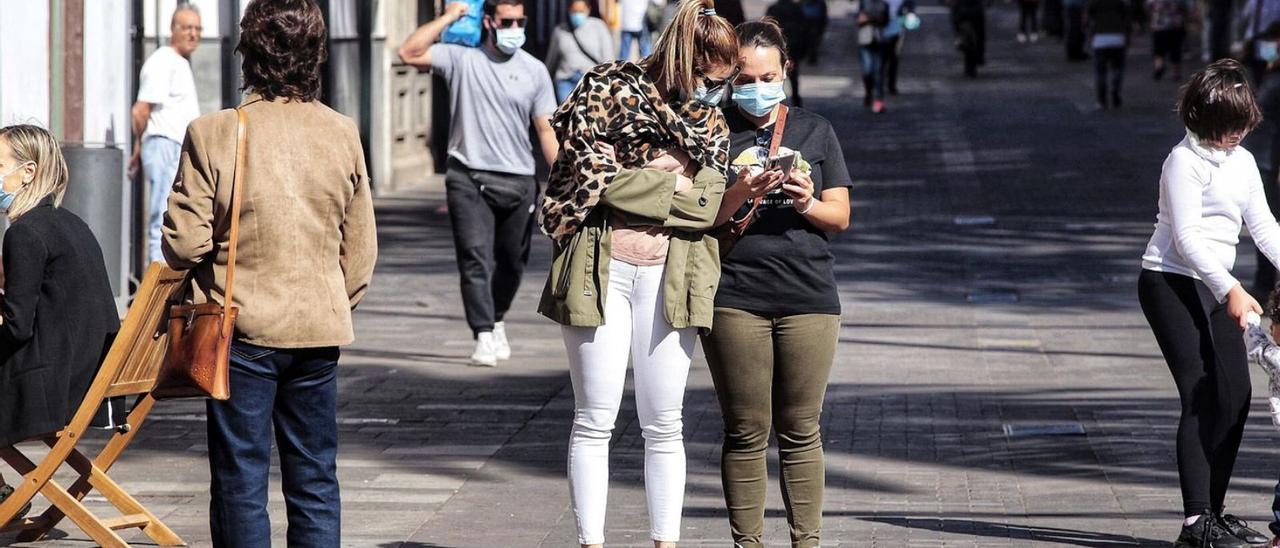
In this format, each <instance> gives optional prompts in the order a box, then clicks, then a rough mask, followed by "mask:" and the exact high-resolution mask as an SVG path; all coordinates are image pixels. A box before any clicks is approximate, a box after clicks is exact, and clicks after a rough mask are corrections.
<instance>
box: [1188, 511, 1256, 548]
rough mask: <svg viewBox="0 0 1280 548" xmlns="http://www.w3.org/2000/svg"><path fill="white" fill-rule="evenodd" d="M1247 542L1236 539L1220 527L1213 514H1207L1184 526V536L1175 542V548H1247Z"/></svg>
mask: <svg viewBox="0 0 1280 548" xmlns="http://www.w3.org/2000/svg"><path fill="white" fill-rule="evenodd" d="M1247 546H1249V545H1248V544H1247V543H1245V541H1243V540H1240V539H1238V538H1236V537H1235V536H1234V535H1232V534H1231V533H1229V532H1227V530H1226V529H1223V528H1222V527H1221V526H1220V525H1218V520H1217V519H1216V518H1215V517H1214V515H1213V514H1211V513H1209V512H1205V513H1204V514H1202V515H1201V516H1200V519H1198V520H1196V522H1195V523H1193V524H1191V525H1184V526H1182V534H1180V535H1178V540H1176V541H1174V543H1173V548H1245V547H1247Z"/></svg>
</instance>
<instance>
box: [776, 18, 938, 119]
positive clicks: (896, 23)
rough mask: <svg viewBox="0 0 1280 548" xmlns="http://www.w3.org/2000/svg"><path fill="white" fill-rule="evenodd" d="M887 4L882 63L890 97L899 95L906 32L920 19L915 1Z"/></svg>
mask: <svg viewBox="0 0 1280 548" xmlns="http://www.w3.org/2000/svg"><path fill="white" fill-rule="evenodd" d="M885 3H886V4H888V5H889V24H888V25H885V29H884V30H885V32H884V40H885V44H884V50H883V55H884V62H883V63H881V70H882V71H883V72H884V76H882V78H883V79H884V84H885V88H886V89H887V90H888V92H889V95H897V94H898V66H899V64H900V63H901V60H902V47H903V44H904V43H905V42H906V38H907V32H906V31H908V30H911V29H912V28H915V27H916V25H918V24H919V22H920V19H919V17H918V16H916V3H915V0H886V1H885ZM796 106H800V105H796Z"/></svg>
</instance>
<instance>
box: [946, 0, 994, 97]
mask: <svg viewBox="0 0 1280 548" xmlns="http://www.w3.org/2000/svg"><path fill="white" fill-rule="evenodd" d="M951 28H952V30H953V31H954V32H955V34H956V46H957V48H958V49H959V50H960V52H961V54H962V55H963V56H964V75H965V76H968V77H970V78H973V77H976V76H977V75H978V67H979V66H982V65H984V64H986V57H987V0H953V2H952V3H951Z"/></svg>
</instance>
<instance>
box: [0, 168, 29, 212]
mask: <svg viewBox="0 0 1280 548" xmlns="http://www.w3.org/2000/svg"><path fill="white" fill-rule="evenodd" d="M23 165H26V164H21V165H19V166H18V167H15V168H13V169H10V170H9V171H8V172H6V173H5V174H4V175H0V210H3V211H8V210H9V206H11V205H13V199H14V198H15V197H17V195H16V194H13V193H11V192H9V191H6V190H5V189H4V180H5V179H8V178H9V176H10V175H13V174H14V173H15V172H17V171H18V170H19V169H22V166H23Z"/></svg>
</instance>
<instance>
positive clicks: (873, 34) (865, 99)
mask: <svg viewBox="0 0 1280 548" xmlns="http://www.w3.org/2000/svg"><path fill="white" fill-rule="evenodd" d="M889 9H890V8H889V3H888V2H886V1H885V0H859V1H858V10H857V13H858V15H857V22H858V60H859V61H860V64H861V67H862V89H863V94H862V104H863V106H866V107H867V108H870V109H871V112H874V113H876V114H879V113H881V112H884V75H885V72H884V50H885V48H886V47H888V45H889V44H888V43H887V42H886V41H885V36H884V31H885V28H886V27H887V26H888V25H889V17H890V12H889ZM797 106H799V105H797Z"/></svg>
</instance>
